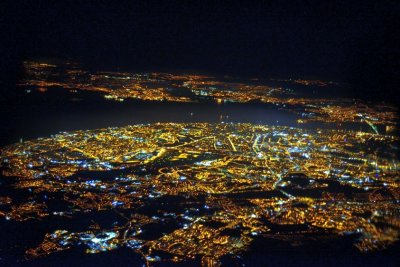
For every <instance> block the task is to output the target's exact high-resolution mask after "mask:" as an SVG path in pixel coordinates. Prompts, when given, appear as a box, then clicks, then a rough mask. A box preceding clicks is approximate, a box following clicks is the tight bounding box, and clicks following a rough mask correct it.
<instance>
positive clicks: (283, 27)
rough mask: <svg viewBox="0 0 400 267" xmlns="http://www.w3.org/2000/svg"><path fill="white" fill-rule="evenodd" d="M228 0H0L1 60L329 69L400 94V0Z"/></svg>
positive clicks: (377, 90)
mask: <svg viewBox="0 0 400 267" xmlns="http://www.w3.org/2000/svg"><path fill="white" fill-rule="evenodd" d="M222 2H224V1H219V2H212V1H181V2H178V1H162V2H161V1H64V2H63V1H9V2H7V1H6V2H2V4H0V5H4V6H5V8H1V11H0V12H3V13H4V14H3V16H1V17H2V19H1V21H0V22H1V26H2V39H3V40H4V41H5V42H3V44H4V49H3V50H2V54H3V55H2V59H3V60H2V63H1V68H2V70H3V71H4V70H5V71H9V70H11V69H12V68H13V67H14V66H15V65H16V64H17V62H19V61H20V60H21V59H26V58H48V57H55V58H66V57H72V58H76V59H78V60H81V61H83V62H84V63H86V64H88V65H91V66H94V67H97V68H115V67H121V68H126V69H132V70H136V69H137V70H141V69H143V70H152V69H160V68H162V69H184V70H185V69H186V70H198V71H205V72H214V73H215V72H217V73H221V74H239V75H250V76H265V77H268V76H275V77H311V78H314V77H315V78H326V79H334V80H339V81H345V82H347V83H349V84H350V85H351V87H352V88H353V91H352V92H353V93H354V94H355V96H365V95H366V92H367V95H368V97H371V98H377V99H381V98H382V99H393V97H396V96H397V89H394V88H396V87H398V81H399V77H400V73H399V64H400V52H399V49H400V47H399V36H400V31H399V25H400V24H399V14H400V4H399V3H400V2H399V1H384V0H380V1H367V0H366V1H258V2H256V3H254V2H253V1H241V2H240V1H233V2H231V3H230V4H229V5H228V4H222ZM249 2H252V3H249Z"/></svg>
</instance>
